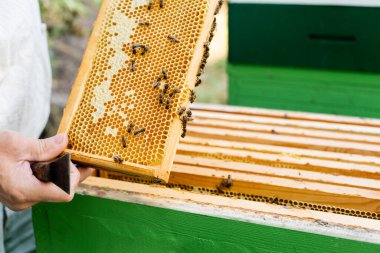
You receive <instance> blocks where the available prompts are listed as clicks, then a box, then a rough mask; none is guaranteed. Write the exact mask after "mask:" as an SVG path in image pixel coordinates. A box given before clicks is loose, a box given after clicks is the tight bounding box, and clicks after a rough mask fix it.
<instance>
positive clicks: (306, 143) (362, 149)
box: [188, 125, 380, 156]
mask: <svg viewBox="0 0 380 253" xmlns="http://www.w3.org/2000/svg"><path fill="white" fill-rule="evenodd" d="M188 129H189V133H188V135H189V136H196V137H207V138H214V139H220V140H231V141H242V142H249V143H260V144H270V145H277V146H284V147H295V148H304V149H313V150H322V151H332V152H340V153H350V154H359V155H370V156H379V155H380V145H374V144H363V143H357V142H350V141H336V140H325V139H315V138H308V137H298V136H297V137H296V136H291V137H290V136H282V135H274V134H265V133H252V132H248V131H237V130H229V129H215V128H211V127H197V126H194V125H192V126H190V127H188Z"/></svg>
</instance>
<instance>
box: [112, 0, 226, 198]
mask: <svg viewBox="0 0 380 253" xmlns="http://www.w3.org/2000/svg"><path fill="white" fill-rule="evenodd" d="M155 2H156V0H149V1H148V7H147V8H148V10H151V9H152V8H153V7H154V4H155ZM158 3H159V7H160V8H164V6H165V4H164V0H158ZM222 5H223V0H219V2H218V5H217V8H216V10H215V13H214V15H217V14H218V13H219V11H220V9H221V7H222ZM138 25H139V26H144V27H149V26H150V25H151V24H150V23H149V22H146V21H143V20H140V21H138ZM215 29H216V18H214V20H213V23H212V27H211V30H210V33H209V38H208V42H206V43H204V53H203V58H202V61H201V64H200V66H199V70H198V73H197V76H196V80H195V87H198V86H199V85H201V84H202V80H201V75H202V74H203V73H204V69H205V67H206V64H207V60H208V58H209V56H210V43H211V41H212V39H213V38H214V32H215ZM167 39H168V40H169V41H170V42H172V43H173V44H177V43H180V40H179V39H178V38H176V37H174V36H173V35H167ZM148 51H149V47H148V46H147V45H143V44H133V45H132V54H133V55H137V54H138V53H139V54H140V55H141V56H143V55H145V54H146V53H147V52H148ZM135 70H136V60H132V61H131V65H130V71H131V72H134V71H135ZM163 80H165V81H166V83H165V84H164V86H163V88H162V89H160V90H161V91H160V93H159V94H158V102H159V104H161V105H163V106H165V109H166V110H169V109H170V108H171V103H172V101H173V100H174V97H175V96H176V95H177V94H180V93H181V89H180V88H177V87H174V86H172V85H170V83H169V82H168V80H169V76H168V73H167V72H166V70H165V69H161V75H160V76H159V77H157V79H156V81H155V82H154V83H153V89H157V88H158V87H160V84H161V82H162V81H163ZM189 92H190V95H189V102H190V103H194V101H195V99H196V94H195V92H194V90H190V91H189ZM178 116H179V117H180V120H181V122H182V134H181V137H182V138H185V137H186V133H187V123H188V122H190V121H193V118H192V116H193V114H192V112H191V110H190V109H187V108H186V107H185V106H182V107H181V108H180V109H179V110H178ZM135 125H136V124H135V122H133V121H132V122H131V123H130V124H129V125H128V128H127V132H128V133H129V134H133V136H135V137H137V136H140V135H142V134H143V133H144V132H145V131H146V129H145V128H141V129H139V130H137V131H134V132H133V128H134V127H135ZM121 144H122V146H123V148H127V146H128V143H127V138H126V136H125V135H122V136H121ZM113 159H114V161H115V162H116V163H122V162H123V159H122V158H120V157H119V155H118V154H117V153H114V156H113ZM231 185H232V179H231V176H230V175H229V176H228V179H227V180H222V182H221V183H220V184H218V185H217V189H218V190H219V191H222V190H221V189H222V187H227V188H230V187H231Z"/></svg>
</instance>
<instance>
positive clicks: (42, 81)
mask: <svg viewBox="0 0 380 253" xmlns="http://www.w3.org/2000/svg"><path fill="white" fill-rule="evenodd" d="M50 93H51V67H50V61H49V54H48V46H47V39H46V28H45V26H44V25H43V24H42V23H41V18H40V11H39V4H38V0H16V1H15V0H0V129H8V130H14V131H18V132H21V133H23V134H25V135H27V136H29V137H34V138H36V137H38V136H39V135H40V134H41V132H42V130H43V128H44V127H45V124H46V122H47V119H48V116H49V112H50Z"/></svg>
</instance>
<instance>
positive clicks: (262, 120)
mask: <svg viewBox="0 0 380 253" xmlns="http://www.w3.org/2000/svg"><path fill="white" fill-rule="evenodd" d="M194 115H195V117H196V118H204V119H216V120H218V119H220V120H226V121H235V122H236V121H237V122H246V123H255V124H267V125H277V126H287V127H294V128H306V129H316V130H326V131H334V132H347V133H357V134H360V133H361V134H366V135H380V128H379V127H373V126H362V125H348V124H339V123H330V122H319V121H316V122H314V121H307V120H290V119H283V118H268V117H261V116H250V115H236V114H229V113H225V112H208V111H195V112H194Z"/></svg>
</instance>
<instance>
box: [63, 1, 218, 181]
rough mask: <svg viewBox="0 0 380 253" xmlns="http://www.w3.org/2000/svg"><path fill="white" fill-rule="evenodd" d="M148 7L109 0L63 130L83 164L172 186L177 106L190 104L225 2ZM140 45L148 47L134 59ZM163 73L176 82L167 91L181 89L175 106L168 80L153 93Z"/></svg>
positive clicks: (167, 3) (178, 122)
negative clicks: (138, 132) (166, 100)
mask: <svg viewBox="0 0 380 253" xmlns="http://www.w3.org/2000/svg"><path fill="white" fill-rule="evenodd" d="M149 2H150V1H149V0H104V1H103V3H102V6H101V8H100V11H99V15H98V18H97V20H96V22H95V25H94V28H93V32H92V34H91V37H90V40H89V43H88V46H87V49H86V51H85V54H84V57H83V60H82V64H81V66H80V69H79V71H78V75H77V78H76V80H75V83H74V85H73V88H72V91H71V94H70V97H69V100H68V103H67V106H66V108H65V111H64V115H63V118H62V121H61V124H60V127H59V130H58V132H59V133H68V136H69V146H68V147H67V149H66V152H69V153H71V155H72V160H73V161H75V162H77V163H80V164H84V165H88V166H93V167H96V168H102V169H107V170H111V171H116V172H123V173H128V174H142V175H147V176H152V177H156V178H159V179H162V180H164V181H167V180H168V179H169V175H170V170H171V167H172V164H173V160H174V156H175V152H176V149H177V145H178V142H179V138H180V135H181V128H182V126H181V124H182V123H181V120H180V118H179V117H178V109H179V108H180V107H181V106H188V104H189V97H190V91H191V90H192V89H193V88H194V87H195V84H196V82H197V74H198V72H199V68H200V66H202V63H203V56H204V53H205V46H204V44H205V43H207V42H208V41H209V40H210V39H211V38H212V35H211V34H210V31H211V30H212V29H213V26H214V22H215V21H214V16H215V14H216V10H217V9H218V5H219V4H220V3H221V2H220V1H218V0H194V1H187V0H165V1H164V6H163V8H160V6H159V2H160V1H158V0H157V1H152V2H153V6H152V8H151V9H149V8H148V5H149ZM140 21H144V22H149V26H145V25H139V22H140ZM168 36H175V38H178V40H179V43H174V42H173V41H172V40H170V39H168ZM136 44H144V45H147V46H148V47H149V49H148V50H147V52H140V51H141V50H140V48H138V50H137V51H138V52H136V54H134V52H133V50H131V48H132V47H133V45H136ZM132 62H133V71H132V66H131V64H132ZM162 69H165V71H166V72H167V74H168V77H169V79H168V80H167V82H169V83H170V84H171V87H170V90H169V91H168V94H169V93H170V92H171V91H172V90H173V89H174V87H175V88H178V89H180V90H181V93H179V94H177V95H174V98H173V99H172V100H171V101H170V103H169V109H166V108H165V106H162V105H160V103H159V99H158V94H159V93H160V92H162V90H163V85H164V84H165V82H166V81H165V82H161V83H160V86H159V87H158V89H153V88H152V86H153V83H154V82H155V80H157V78H158V77H159V76H160V72H161V70H162ZM159 91H160V92H159ZM166 97H167V98H168V95H166ZM131 122H134V123H135V124H136V126H135V128H134V129H133V132H132V134H130V133H128V127H129V125H130V123H131ZM142 128H144V129H146V131H145V132H144V133H143V134H141V135H139V136H134V134H133V133H134V132H135V131H136V130H138V129H142ZM123 136H124V137H123ZM121 138H123V139H124V138H125V139H126V142H127V147H126V148H124V147H123V145H122V144H121V142H122V141H121ZM115 155H117V156H118V157H119V156H120V158H121V160H122V161H119V162H116V161H115V159H114V156H115Z"/></svg>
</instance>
